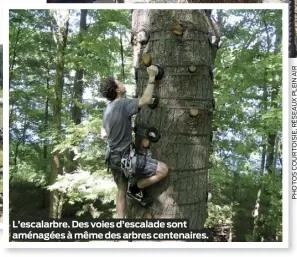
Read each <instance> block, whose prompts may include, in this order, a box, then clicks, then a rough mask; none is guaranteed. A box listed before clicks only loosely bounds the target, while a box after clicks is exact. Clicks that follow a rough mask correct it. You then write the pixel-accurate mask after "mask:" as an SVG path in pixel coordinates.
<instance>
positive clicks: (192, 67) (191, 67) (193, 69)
mask: <svg viewBox="0 0 297 257" xmlns="http://www.w3.org/2000/svg"><path fill="white" fill-rule="evenodd" d="M196 70H197V66H196V65H193V64H192V65H190V66H189V67H188V71H189V72H191V73H193V72H195V71H196Z"/></svg>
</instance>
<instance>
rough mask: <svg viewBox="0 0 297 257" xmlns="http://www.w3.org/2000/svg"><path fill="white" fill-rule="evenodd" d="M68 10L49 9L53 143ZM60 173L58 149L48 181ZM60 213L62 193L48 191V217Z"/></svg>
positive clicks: (58, 127) (57, 134)
mask: <svg viewBox="0 0 297 257" xmlns="http://www.w3.org/2000/svg"><path fill="white" fill-rule="evenodd" d="M69 12H70V11H69V10H50V15H51V16H52V17H51V18H52V32H53V37H54V40H55V42H56V46H57V59H56V60H57V61H56V82H55V85H54V99H53V125H54V128H55V138H54V140H55V142H54V146H55V144H57V143H59V141H60V136H61V109H62V92H63V86H64V52H65V49H66V44H67V36H68V27H69V16H70V13H69ZM61 173H62V165H61V164H60V156H59V153H58V151H54V152H53V156H52V165H51V178H50V183H51V184H53V183H55V181H56V178H57V176H58V174H61ZM61 213H62V195H60V194H59V193H58V192H56V191H52V192H51V193H50V213H49V216H50V218H60V217H61Z"/></svg>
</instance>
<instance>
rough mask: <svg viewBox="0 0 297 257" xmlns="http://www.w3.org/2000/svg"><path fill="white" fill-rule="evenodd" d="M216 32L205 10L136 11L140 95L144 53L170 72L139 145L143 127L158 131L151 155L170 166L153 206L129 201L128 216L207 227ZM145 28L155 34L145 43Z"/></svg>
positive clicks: (159, 86) (148, 112) (142, 120)
mask: <svg viewBox="0 0 297 257" xmlns="http://www.w3.org/2000/svg"><path fill="white" fill-rule="evenodd" d="M211 29H212V27H211V25H210V18H209V17H208V16H207V15H206V13H205V12H204V11H203V10H134V11H133V18H132V30H133V31H132V33H133V35H134V41H133V42H134V43H133V44H134V46H133V47H134V67H135V75H136V85H137V95H138V97H139V96H141V95H142V93H143V91H144V89H145V87H146V85H147V82H148V75H147V72H146V67H145V66H144V65H143V64H142V63H141V61H140V59H141V56H142V54H144V53H148V54H150V55H151V58H152V64H159V65H161V66H162V67H163V68H164V76H163V78H162V79H161V80H160V81H158V82H156V86H155V94H156V95H157V96H158V97H159V98H160V101H159V105H158V107H157V108H156V109H153V110H152V109H150V108H148V107H144V108H142V110H141V111H140V113H139V115H138V116H137V118H136V129H137V133H136V145H137V144H138V143H139V140H141V139H140V138H139V133H138V131H139V129H140V130H143V129H145V128H149V127H155V128H157V129H158V130H159V132H160V133H161V139H160V140H159V141H158V142H157V143H154V144H153V143H151V146H150V150H151V154H152V157H153V158H155V159H157V160H160V161H162V162H164V163H166V164H167V165H168V167H169V174H168V176H167V177H166V178H165V179H164V180H163V181H161V182H159V183H158V184H155V185H153V186H152V187H151V188H149V189H148V191H149V193H150V194H151V195H152V196H153V198H154V203H153V205H152V206H151V207H150V208H149V209H147V210H146V209H143V208H141V207H140V206H139V205H138V204H135V203H134V202H129V204H130V206H129V208H128V213H127V215H128V217H132V218H141V217H144V218H151V217H154V218H187V219H189V222H190V227H191V228H192V229H199V228H203V226H204V222H205V219H206V214H207V210H206V204H207V184H208V167H209V155H210V150H211V149H210V148H211V141H210V138H211V132H212V116H213V113H212V110H213V109H212V108H213V105H212V101H213V89H212V87H213V80H212V76H211V73H210V69H211V66H212V65H213V63H214V56H215V53H216V50H217V47H214V46H211V45H210V43H209V41H208V36H207V35H208V33H209V31H210V30H211ZM142 30H146V31H147V32H148V33H149V40H148V42H147V43H145V44H143V43H139V42H137V34H138V32H140V31H142ZM173 31H175V33H179V32H181V34H180V35H177V34H175V33H173ZM138 38H139V37H138ZM191 65H193V66H195V67H196V71H194V72H193V73H191V72H189V70H188V68H189V66H191ZM191 109H193V110H198V115H197V116H194V117H190V115H189V113H190V110H191Z"/></svg>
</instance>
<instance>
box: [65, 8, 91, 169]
mask: <svg viewBox="0 0 297 257" xmlns="http://www.w3.org/2000/svg"><path fill="white" fill-rule="evenodd" d="M87 15H88V10H81V14H80V24H79V34H78V42H77V45H80V43H81V42H83V40H84V37H85V33H86V32H87ZM82 52H83V51H80V53H78V56H79V57H80V58H83V53H82ZM83 77H84V69H83V67H82V66H81V64H78V65H77V67H76V71H75V78H74V88H73V105H72V108H71V119H72V121H73V122H74V124H75V125H78V124H81V120H82V111H81V108H82V96H83V86H84V82H83ZM74 157H75V154H74V152H73V151H69V152H68V154H67V164H66V165H65V170H66V172H68V173H71V172H73V171H74V170H76V168H77V162H76V161H74Z"/></svg>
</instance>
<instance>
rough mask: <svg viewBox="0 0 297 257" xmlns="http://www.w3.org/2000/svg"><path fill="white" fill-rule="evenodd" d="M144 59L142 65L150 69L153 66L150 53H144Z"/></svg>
mask: <svg viewBox="0 0 297 257" xmlns="http://www.w3.org/2000/svg"><path fill="white" fill-rule="evenodd" d="M141 59H142V63H143V64H144V65H145V66H146V67H149V66H151V64H152V58H151V55H150V54H149V53H144V54H143V55H142V57H141Z"/></svg>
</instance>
